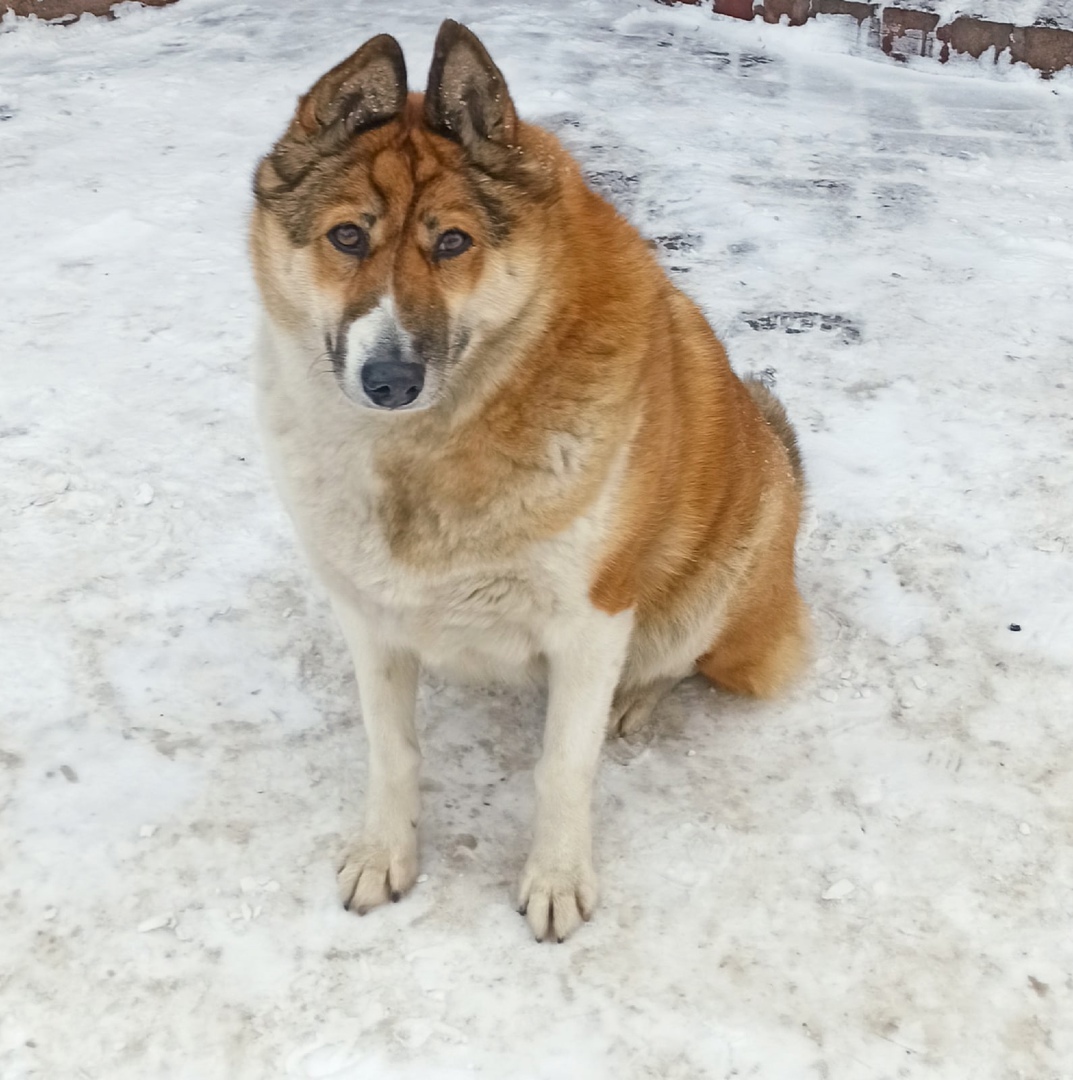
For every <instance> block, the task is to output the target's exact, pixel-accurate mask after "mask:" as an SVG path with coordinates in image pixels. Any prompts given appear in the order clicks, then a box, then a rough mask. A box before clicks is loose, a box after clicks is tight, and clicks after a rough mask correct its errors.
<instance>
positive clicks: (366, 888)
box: [338, 836, 417, 915]
mask: <svg viewBox="0 0 1073 1080" xmlns="http://www.w3.org/2000/svg"><path fill="white" fill-rule="evenodd" d="M416 880H417V839H416V837H414V838H411V839H410V840H409V841H401V842H395V843H390V842H387V841H382V840H378V839H376V838H373V837H368V836H366V837H363V838H362V839H361V840H359V841H358V842H357V843H356V844H355V845H354V846H353V847H352V848H351V849H350V850H349V851H348V852H347V854H346V855H345V856H344V858H343V864H342V866H340V867H339V876H338V882H339V899H340V900H342V902H343V907H344V908H346V909H347V910H348V911H355V912H357V913H358V914H359V915H364V914H365V913H366V912H367V911H369V910H370V909H372V908H374V907H377V906H378V905H379V904H386V903H387V902H388V901H389V900H392V901H394V900H401V899H402V897H403V895H404V894H405V893H407V892H409V890H410V888H411V887H412V886H413V883H414V882H415V881H416Z"/></svg>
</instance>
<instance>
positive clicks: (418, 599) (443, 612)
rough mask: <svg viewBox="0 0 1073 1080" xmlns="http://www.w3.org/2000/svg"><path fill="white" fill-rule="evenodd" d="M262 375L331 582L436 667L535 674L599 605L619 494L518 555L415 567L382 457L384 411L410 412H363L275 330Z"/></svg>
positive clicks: (302, 522)
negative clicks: (388, 514) (561, 634)
mask: <svg viewBox="0 0 1073 1080" xmlns="http://www.w3.org/2000/svg"><path fill="white" fill-rule="evenodd" d="M256 378H257V388H258V405H259V413H260V419H261V425H262V429H263V434H264V439H265V443H266V446H267V448H268V451H269V457H270V460H271V464H272V468H273V471H274V474H275V478H276V481H277V484H278V486H279V489H280V493H281V495H282V497H283V500H284V503H285V505H286V507H287V509H288V511H289V513H290V515H291V517H292V519H293V521H294V524H295V527H296V529H297V531H298V534H299V537H300V539H301V541H302V544H303V546H304V548H305V549H306V551H307V554H308V556H309V557H310V559H311V561H312V563H313V565H314V567H315V569H316V571H317V573H318V575H319V576H320V577H321V579H322V580H323V581H324V583H325V584H326V585H327V587H328V588H329V590H330V591H331V592H333V593H334V594H336V595H339V596H341V597H342V598H344V599H346V600H347V601H348V602H350V603H352V604H354V605H356V606H358V607H359V608H360V609H361V610H362V611H363V612H364V613H365V614H366V615H367V616H368V617H369V619H370V621H371V622H372V623H373V624H374V625H375V626H376V627H377V631H378V633H379V634H381V635H383V638H384V639H385V640H388V641H391V642H393V643H395V644H397V645H399V646H400V647H406V648H410V649H413V650H414V651H415V652H417V653H418V655H419V656H420V657H421V659H422V661H423V662H424V663H425V664H426V665H427V666H429V667H431V668H434V669H437V670H440V671H444V672H446V673H449V674H451V675H453V676H455V677H461V678H465V679H472V680H477V681H485V680H489V679H497V680H503V679H507V680H517V679H526V678H531V677H533V676H534V675H536V674H537V673H538V672H539V666H540V662H541V654H542V652H543V651H544V643H545V642H546V641H547V640H548V635H549V634H551V633H554V627H555V625H556V623H558V622H560V621H563V620H567V621H568V620H570V619H571V617H572V616H573V614H575V613H576V612H578V611H580V610H582V609H584V608H587V607H588V606H589V600H588V587H589V582H590V580H591V571H592V566H593V561H594V559H595V558H596V555H597V550H596V549H597V539H598V537H599V534H600V532H601V526H603V525H604V523H605V521H606V515H607V513H608V509H609V499H607V498H601V499H599V500H597V505H596V506H595V507H593V508H592V509H591V510H590V511H589V512H588V513H587V514H585V515H584V516H582V517H579V518H578V519H576V520H575V521H574V522H573V523H572V524H571V525H570V527H569V528H568V529H566V530H565V531H564V532H563V533H561V534H560V535H558V536H556V537H555V538H553V539H551V540H545V541H541V542H539V543H534V544H531V545H529V546H527V547H525V548H524V549H522V550H521V551H515V552H513V553H512V554H511V555H509V556H497V555H495V554H492V555H488V554H486V555H485V556H484V557H482V558H481V559H473V558H466V559H464V560H463V559H461V558H460V559H457V560H453V561H446V562H443V563H440V564H438V565H437V566H436V568H435V569H419V568H416V567H414V566H413V565H408V564H405V563H403V562H401V561H400V560H399V559H397V558H396V557H395V556H394V555H393V554H392V550H391V546H390V544H389V542H388V538H387V536H386V534H385V530H384V527H383V523H382V521H381V520H380V517H379V514H378V511H377V507H378V505H379V502H380V495H381V493H382V492H381V491H380V485H381V484H382V483H383V481H382V480H381V479H380V478H379V477H378V476H377V473H376V469H375V467H374V452H375V448H376V440H377V437H378V436H377V433H378V431H382V430H383V429H382V428H378V426H377V425H378V423H383V422H384V420H386V421H387V422H388V423H392V422H399V421H401V422H402V423H405V422H406V420H407V418H406V417H404V416H403V417H398V418H394V417H387V418H380V417H376V416H373V417H370V416H369V414H366V413H364V412H362V411H361V410H360V409H359V408H358V407H357V406H355V405H354V404H353V403H351V402H349V401H348V400H347V399H346V398H345V397H344V396H343V395H342V394H341V392H340V391H339V389H338V387H337V386H336V385H335V382H334V379H333V376H332V375H331V373H330V372H329V371H322V372H318V371H316V370H313V371H310V368H309V364H308V360H304V359H303V358H299V357H297V356H293V355H288V350H286V347H285V346H281V344H280V343H279V342H278V340H275V339H274V338H273V336H272V332H271V330H267V331H265V332H263V333H262V335H261V340H260V343H259V348H258V350H257V358H256ZM370 421H371V422H370ZM609 494H610V493H609Z"/></svg>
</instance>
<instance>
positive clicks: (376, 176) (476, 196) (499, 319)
mask: <svg viewBox="0 0 1073 1080" xmlns="http://www.w3.org/2000/svg"><path fill="white" fill-rule="evenodd" d="M543 138H547V137H546V136H544V134H543V133H542V132H539V131H538V130H537V129H531V128H525V127H524V125H522V124H521V123H520V122H519V120H518V117H517V115H516V113H515V110H514V105H513V103H512V102H511V99H510V95H509V93H508V92H507V86H506V82H505V81H504V79H503V76H502V74H501V73H500V71H499V69H498V68H497V67H496V65H495V64H494V63H493V62H492V60H491V58H490V57H489V55H488V53H487V52H486V51H485V49H484V47H483V46H482V45H481V43H480V41H478V40H477V38H476V37H475V36H474V35H473V34H472V33H471V32H470V31H469V30H467V29H466V28H465V27H464V26H460V25H459V24H458V23H455V22H452V21H450V20H448V21H446V22H445V23H444V24H443V25H442V27H441V28H440V32H439V36H438V37H437V39H436V47H435V51H434V55H433V60H432V67H431V70H430V72H429V79H428V87H427V90H426V92H425V94H424V96H423V97H422V96H421V95H417V94H415V95H408V94H407V87H406V65H405V62H404V60H403V55H402V50H401V49H400V47H399V44H398V42H397V41H396V40H395V39H394V38H392V37H389V36H388V35H386V34H382V35H380V36H379V37H375V38H373V39H372V40H371V41H368V42H366V43H365V44H364V45H363V46H362V47H361V48H360V49H358V51H357V52H356V53H354V55H353V56H351V57H349V58H348V59H346V60H344V61H343V62H342V63H341V64H339V65H338V66H336V67H334V68H333V69H332V70H331V71H329V72H328V73H327V74H326V75H324V76H323V77H322V78H321V79H320V80H319V81H318V82H317V83H316V85H315V86H314V87H313V88H312V89H311V90H310V91H309V93H307V94H306V95H305V96H304V97H303V98H301V100H300V101H299V103H298V109H297V112H296V114H295V116H294V118H293V120H292V121H291V123H290V126H289V127H288V129H287V131H286V133H285V134H284V135H283V137H282V138H281V139H280V140H279V142H278V143H277V144H276V146H275V147H274V148H273V150H272V152H271V153H270V154H269V155H268V156H267V157H266V158H265V159H264V160H263V161H262V162H261V164H260V166H259V167H258V170H257V174H256V177H255V183H254V187H255V193H256V205H255V209H254V215H253V222H252V250H253V256H254V265H255V270H256V274H257V280H258V283H259V286H260V288H261V292H262V295H263V297H264V300H265V304H266V307H267V309H268V312H269V315H270V317H271V318H272V319H273V320H274V321H275V322H276V324H277V325H279V326H281V327H283V328H284V329H285V330H287V331H288V332H290V333H291V334H293V335H294V336H295V337H297V338H299V339H300V340H302V341H304V342H306V343H307V344H308V346H309V347H311V348H314V349H315V350H317V351H319V352H320V353H321V355H323V356H325V357H326V358H327V359H329V360H330V362H331V367H332V370H333V371H334V375H335V377H336V379H337V380H338V383H339V386H340V387H341V389H342V391H343V392H344V393H345V394H346V395H347V396H348V397H349V398H350V399H351V400H352V401H354V402H355V403H357V404H359V405H363V406H367V407H369V408H372V409H379V410H406V411H411V410H417V409H423V408H428V407H431V406H433V405H436V404H438V403H439V402H441V401H443V400H444V399H445V398H447V397H450V396H451V393H452V389H455V388H457V387H456V384H457V382H458V380H459V373H460V372H464V371H465V370H466V369H467V365H470V364H471V362H473V357H474V356H477V355H478V354H480V353H481V351H482V349H483V350H484V351H485V352H487V351H488V349H489V348H490V347H491V346H492V345H493V344H494V343H495V341H496V340H497V339H499V338H502V337H503V336H505V335H504V331H505V330H506V329H507V328H508V327H510V326H511V325H513V324H515V323H517V321H518V320H519V319H521V318H522V317H523V315H524V312H525V310H526V309H527V306H528V305H529V304H530V301H531V299H532V297H533V294H534V292H535V290H536V289H537V285H538V277H539V275H538V272H537V269H538V261H539V260H538V251H539V246H540V235H539V234H540V227H539V222H538V221H535V220H534V218H533V215H532V214H531V213H529V212H527V211H529V210H531V209H533V208H534V207H537V206H540V205H550V203H551V201H552V198H553V189H554V183H555V181H554V172H553V170H552V169H551V167H550V165H549V158H548V154H547V153H546V152H545V148H546V144H545V143H544V142H543V141H542V139H543ZM538 217H539V215H538Z"/></svg>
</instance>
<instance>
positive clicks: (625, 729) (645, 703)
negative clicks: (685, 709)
mask: <svg viewBox="0 0 1073 1080" xmlns="http://www.w3.org/2000/svg"><path fill="white" fill-rule="evenodd" d="M680 681H681V680H680V679H677V678H666V679H656V680H655V681H653V682H650V683H646V684H645V685H643V686H631V687H629V688H623V687H621V686H620V687H619V688H618V690H616V691H615V700H614V701H613V702H612V703H611V713H610V716H609V717H608V724H607V734H608V736H611V737H618V738H629V737H630V736H631V735H636V734H637V733H638V732H639V731H641V730H643V729H644V728H646V727H647V726H648V723H649V721H650V720H651V719H652V713H653V712H654V711H655V708H656V706H657V705H658V704H659V703H660V702H661V701H662V700H663V699H664V698H665V697H666V696H667V694H669V693H670V692H671V690H673V689H674V688H675V687H676V686H677V685H678V683H679V682H680Z"/></svg>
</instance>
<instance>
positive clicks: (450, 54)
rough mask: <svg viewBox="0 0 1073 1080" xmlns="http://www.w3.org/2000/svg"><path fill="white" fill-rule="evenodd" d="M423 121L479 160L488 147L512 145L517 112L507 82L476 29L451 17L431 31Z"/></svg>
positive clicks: (498, 148) (491, 149)
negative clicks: (433, 44) (433, 37)
mask: <svg viewBox="0 0 1073 1080" xmlns="http://www.w3.org/2000/svg"><path fill="white" fill-rule="evenodd" d="M425 123H426V124H427V125H428V127H429V128H431V130H433V131H435V132H437V133H438V134H440V135H445V136H446V137H447V138H449V139H453V140H454V141H455V142H457V143H461V144H462V147H463V148H464V149H465V150H466V151H467V152H468V153H469V154H470V155H471V156H472V157H474V158H476V159H477V160H478V161H479V160H481V158H482V157H483V156H486V152H487V151H492V152H493V153H495V152H496V150H501V149H504V148H510V147H513V146H515V145H516V143H515V140H516V138H517V130H518V116H517V114H516V113H515V111H514V103H513V102H512V101H511V100H510V94H509V93H508V92H507V82H506V80H505V79H504V78H503V75H502V73H501V72H500V70H499V68H497V67H496V66H495V64H494V63H493V62H492V58H491V57H490V56H489V55H488V52H487V50H486V49H485V47H484V46H483V45H482V44H481V43H480V41H478V40H477V37H476V35H474V34H473V33H472V32H471V31H470V30H467V29H466V27H464V26H462V25H460V24H459V23H456V22H455V21H454V20H453V19H445V20H444V22H443V25H442V26H441V27H440V32H439V34H437V35H436V47H435V49H434V50H433V53H432V67H431V68H430V69H429V73H428V89H427V90H426V91H425Z"/></svg>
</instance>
